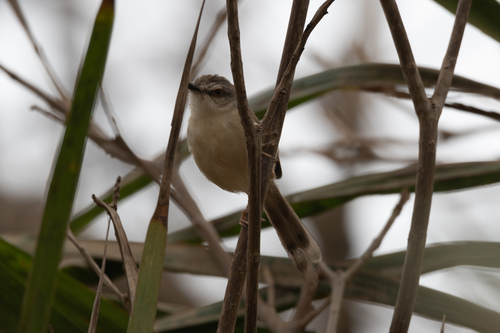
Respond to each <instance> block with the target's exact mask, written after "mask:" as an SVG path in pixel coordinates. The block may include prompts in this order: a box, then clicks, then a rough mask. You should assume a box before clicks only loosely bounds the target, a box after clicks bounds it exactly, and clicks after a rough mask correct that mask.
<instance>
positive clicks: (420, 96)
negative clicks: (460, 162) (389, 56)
mask: <svg viewBox="0 0 500 333" xmlns="http://www.w3.org/2000/svg"><path fill="white" fill-rule="evenodd" d="M380 3H381V4H382V8H383V9H384V14H385V17H386V19H387V23H388V24H389V28H390V30H391V34H392V39H393V40H394V45H396V50H397V52H398V57H399V62H400V63H401V70H402V72H403V76H404V78H405V81H406V83H407V85H408V89H409V91H410V95H411V98H412V101H413V105H414V107H415V112H416V113H417V116H418V117H419V120H420V119H421V118H426V117H431V116H432V115H431V114H429V112H428V110H430V103H429V100H428V99H427V96H426V94H425V86H424V83H423V81H422V77H421V76H420V72H419V71H418V67H417V64H416V62H415V58H414V57H413V52H412V50H411V46H410V42H409V40H408V36H407V35H406V30H405V27H404V24H403V21H402V19H401V15H400V13H399V9H398V6H397V4H396V0H380Z"/></svg>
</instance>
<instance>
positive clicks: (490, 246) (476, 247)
mask: <svg viewBox="0 0 500 333" xmlns="http://www.w3.org/2000/svg"><path fill="white" fill-rule="evenodd" d="M499 250H500V243H487V242H486V243H483V242H460V243H450V244H441V245H439V244H438V245H433V246H431V247H430V248H428V249H426V252H425V259H424V264H423V267H424V272H425V273H428V272H434V271H438V270H442V269H447V268H450V267H455V266H459V265H475V266H481V267H497V268H498V266H500V264H498V263H499V262H500V251H499ZM403 261H404V252H398V253H393V254H388V255H383V256H377V257H374V258H370V259H369V260H368V261H367V262H366V264H365V265H364V266H363V267H362V269H361V271H360V272H359V273H358V274H357V275H356V276H355V277H354V279H353V281H352V282H351V283H349V284H348V286H347V289H346V294H345V296H346V298H347V299H350V300H356V301H363V302H366V301H368V302H371V303H376V304H378V305H389V306H394V304H395V302H396V298H397V292H398V287H399V275H398V274H399V272H400V271H401V269H402V265H403ZM351 264H352V260H349V261H345V262H342V263H340V264H339V265H336V266H333V267H332V269H345V268H346V267H348V266H349V265H351ZM262 266H266V267H268V268H269V269H270V270H271V272H272V275H273V280H274V283H275V285H276V287H277V291H278V293H277V306H278V309H280V310H284V309H289V308H292V307H293V306H295V304H296V302H297V301H298V297H299V294H300V288H301V286H302V284H303V280H302V278H301V277H300V274H299V273H298V271H297V270H296V268H295V267H294V266H293V264H292V263H291V261H290V260H289V259H288V258H276V257H268V256H263V257H262ZM215 267H216V265H215V264H214V261H213V259H212V258H211V255H210V253H209V252H208V251H207V249H206V248H204V247H201V246H190V245H174V246H170V247H169V248H168V250H167V257H166V261H165V268H166V269H167V270H169V271H173V272H184V273H191V274H205V275H215V276H223V273H222V272H221V271H219V270H218V269H217V268H215ZM262 292H263V293H265V290H263V291H262ZM329 293H330V286H329V284H328V283H326V282H324V281H323V282H322V283H321V285H320V290H319V292H318V294H317V295H316V298H323V297H325V296H326V295H328V294H329ZM263 296H264V295H263ZM220 308H221V303H220V302H217V303H214V304H211V305H208V306H205V307H201V308H193V309H189V310H185V311H180V312H177V313H175V314H173V315H170V316H166V317H163V318H161V319H159V320H158V321H157V323H156V325H155V328H156V329H157V330H159V331H168V332H189V330H191V331H192V332H193V331H203V332H210V331H214V328H215V327H216V324H217V320H218V316H219V314H220ZM415 313H416V314H419V315H422V316H425V317H428V318H430V319H433V320H436V321H441V319H442V316H443V313H446V321H447V322H448V323H452V324H456V325H461V326H464V327H468V328H471V329H474V330H477V331H479V332H496V329H497V327H498V326H497V325H498V324H500V314H499V313H497V312H495V311H492V310H490V309H487V308H484V307H482V306H479V305H477V304H474V303H472V302H469V301H466V300H464V299H461V298H458V297H455V296H452V295H449V294H446V293H442V292H440V291H437V290H433V289H430V288H425V287H419V292H418V296H417V301H416V305H415Z"/></svg>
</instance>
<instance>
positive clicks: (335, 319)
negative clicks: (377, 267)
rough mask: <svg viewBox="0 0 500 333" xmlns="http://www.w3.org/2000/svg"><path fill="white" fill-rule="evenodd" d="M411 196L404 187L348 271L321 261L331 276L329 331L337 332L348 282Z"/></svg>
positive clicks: (328, 275)
mask: <svg viewBox="0 0 500 333" xmlns="http://www.w3.org/2000/svg"><path fill="white" fill-rule="evenodd" d="M409 198H410V192H409V191H408V189H407V188H405V189H403V191H402V192H401V195H400V198H399V201H398V203H397V204H396V206H395V207H394V209H393V211H392V214H391V216H390V217H389V219H388V220H387V222H386V224H385V225H384V227H383V228H382V230H381V231H380V233H379V235H378V236H377V237H376V238H375V239H374V240H373V242H372V243H371V244H370V246H369V247H368V248H367V249H366V250H365V252H364V253H363V254H362V255H361V256H360V257H359V258H358V259H357V260H356V261H355V262H354V263H353V264H352V265H351V266H349V268H348V269H347V270H346V271H342V270H338V271H336V272H334V271H332V270H331V269H330V267H328V265H326V264H325V263H324V262H321V264H320V268H321V270H322V272H323V273H324V274H325V275H326V276H327V277H328V278H329V280H330V284H331V295H330V300H331V304H330V312H329V315H328V328H327V332H336V331H337V327H338V323H339V317H340V309H341V305H342V301H343V299H344V292H345V287H346V285H347V283H348V282H349V281H350V280H351V279H352V278H353V277H354V275H355V274H356V273H357V272H358V271H359V269H360V268H361V266H363V265H364V263H365V262H366V261H367V260H368V259H370V258H371V257H372V256H373V252H375V250H377V249H378V248H379V246H380V244H381V243H382V240H383V239H384V237H385V235H386V234H387V232H388V231H389V229H390V228H391V226H392V225H393V223H394V221H395V220H396V218H397V217H398V216H399V214H401V210H402V209H403V207H404V205H405V204H406V202H407V201H408V199H409Z"/></svg>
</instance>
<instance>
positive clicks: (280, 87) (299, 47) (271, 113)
mask: <svg viewBox="0 0 500 333" xmlns="http://www.w3.org/2000/svg"><path fill="white" fill-rule="evenodd" d="M334 1H335V0H327V1H325V2H324V3H323V4H322V5H321V6H320V7H319V8H318V10H317V11H316V13H315V15H314V16H313V18H312V19H311V21H310V22H309V24H308V25H307V27H306V29H305V30H304V33H303V34H302V35H301V36H300V38H299V40H298V41H297V43H296V47H295V49H294V51H293V54H292V56H291V57H289V58H290V61H289V62H288V65H287V66H286V69H285V70H284V71H283V75H282V77H281V80H280V82H279V84H277V86H276V89H275V91H274V94H273V97H272V98H271V102H270V103H269V107H268V109H267V112H266V115H265V116H264V119H263V120H262V142H263V148H262V150H263V152H265V153H266V154H268V155H270V156H276V152H277V150H278V144H279V140H280V137H281V131H282V128H283V123H284V120H285V114H286V109H287V105H288V100H289V98H290V93H291V86H292V83H293V78H294V74H295V68H296V67H297V64H298V62H299V60H300V56H301V55H302V52H303V51H304V48H305V45H306V42H307V39H308V38H309V36H310V34H311V33H312V31H313V30H314V28H315V27H316V26H317V25H318V23H319V22H320V21H321V19H322V18H323V17H324V16H325V15H326V14H327V13H328V8H329V7H330V5H331V4H332V3H333V2H334ZM273 164H274V161H272V160H271V159H263V165H262V180H261V182H262V184H261V191H262V192H263V193H266V192H267V188H268V180H269V178H270V177H271V174H272V170H273Z"/></svg>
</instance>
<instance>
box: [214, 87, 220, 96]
mask: <svg viewBox="0 0 500 333" xmlns="http://www.w3.org/2000/svg"><path fill="white" fill-rule="evenodd" d="M214 94H215V95H218V96H220V95H222V89H221V88H217V89H215V90H214Z"/></svg>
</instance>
